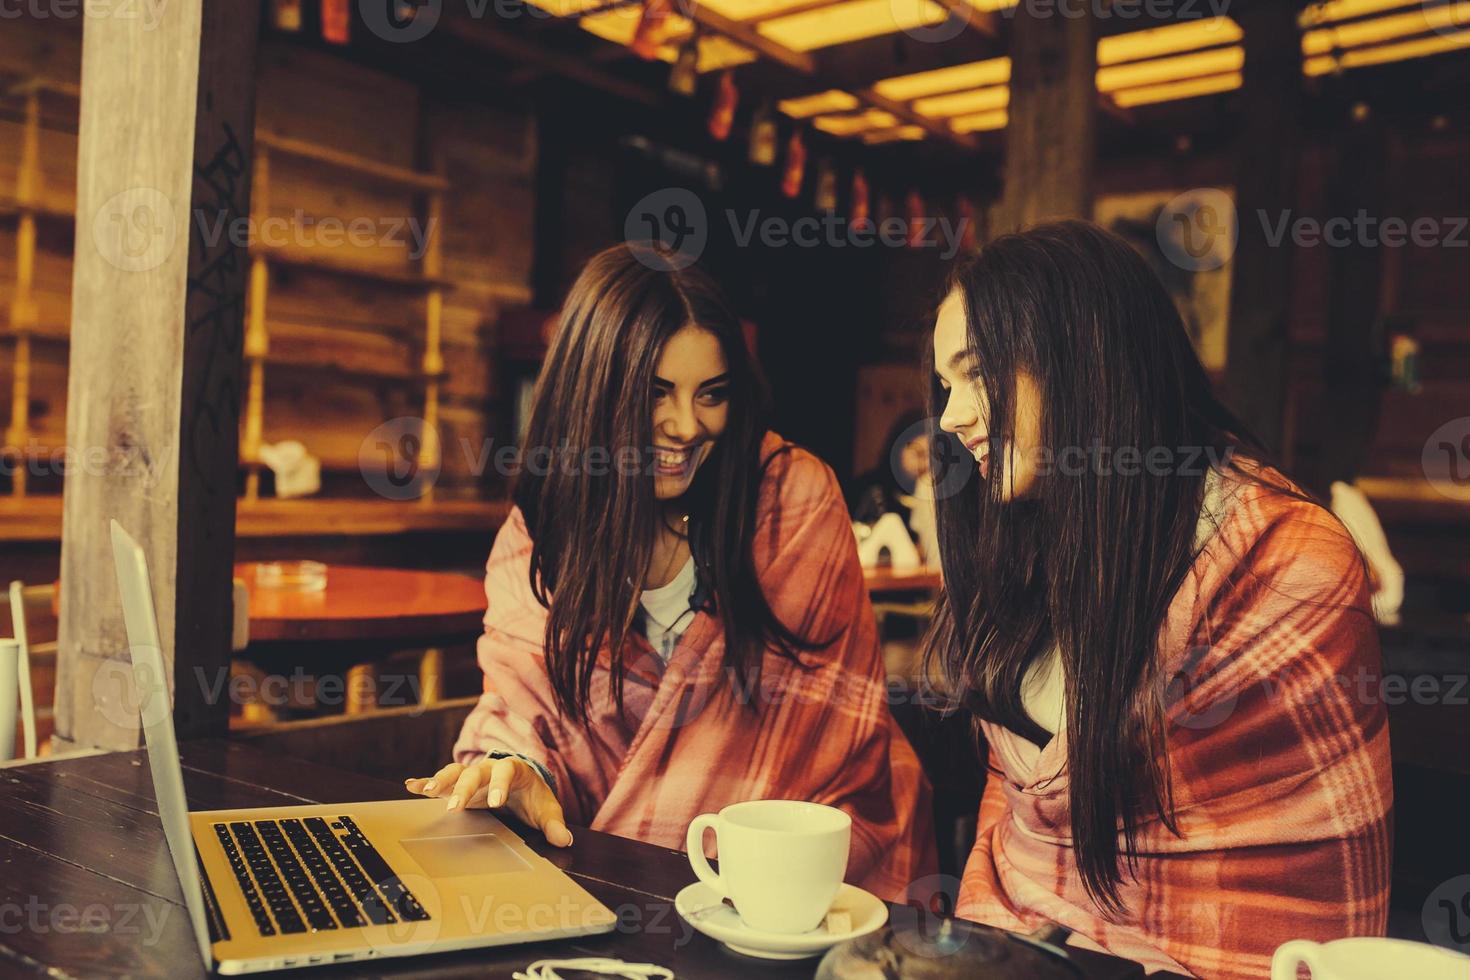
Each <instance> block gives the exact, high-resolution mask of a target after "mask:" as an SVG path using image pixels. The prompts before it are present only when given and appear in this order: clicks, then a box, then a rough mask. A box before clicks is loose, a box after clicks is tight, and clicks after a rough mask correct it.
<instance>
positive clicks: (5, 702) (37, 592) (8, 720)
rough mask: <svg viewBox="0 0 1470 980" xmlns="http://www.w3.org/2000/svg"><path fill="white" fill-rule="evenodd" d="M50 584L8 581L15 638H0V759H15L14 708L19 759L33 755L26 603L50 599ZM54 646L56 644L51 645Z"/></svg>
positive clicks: (34, 750) (32, 703)
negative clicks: (19, 727) (27, 583)
mask: <svg viewBox="0 0 1470 980" xmlns="http://www.w3.org/2000/svg"><path fill="white" fill-rule="evenodd" d="M53 590H54V587H53V586H49V585H46V586H38V587H35V588H32V589H27V588H26V587H25V585H24V584H23V583H21V582H11V583H10V625H11V631H12V632H13V633H14V634H15V636H14V638H12V639H8V640H0V761H6V762H8V761H10V760H11V759H13V758H15V721H16V708H17V707H19V709H20V723H21V739H22V755H21V758H22V759H34V758H35V757H36V749H37V746H36V704H35V696H34V690H33V688H32V686H31V653H32V649H31V644H30V638H29V636H28V631H27V629H26V604H27V601H30V602H32V603H35V602H45V603H47V604H49V603H50V601H51V595H52V592H53ZM50 646H51V647H53V648H54V646H55V644H50Z"/></svg>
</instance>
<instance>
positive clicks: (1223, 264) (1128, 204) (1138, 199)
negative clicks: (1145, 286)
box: [1093, 188, 1235, 375]
mask: <svg viewBox="0 0 1470 980" xmlns="http://www.w3.org/2000/svg"><path fill="white" fill-rule="evenodd" d="M1093 220H1094V221H1096V222H1097V223H1098V224H1100V225H1102V226H1103V227H1104V228H1107V229H1108V230H1110V231H1112V232H1113V233H1115V234H1117V235H1121V236H1122V237H1123V238H1125V239H1127V240H1128V241H1129V242H1131V243H1132V244H1133V246H1134V247H1135V248H1137V249H1138V250H1139V251H1140V252H1142V253H1143V255H1144V257H1145V258H1147V259H1148V261H1149V264H1150V265H1152V266H1153V268H1154V271H1155V272H1157V273H1158V274H1159V278H1161V279H1162V280H1163V281H1164V285H1165V287H1166V288H1167V289H1168V290H1169V295H1170V296H1172V297H1173V298H1174V305H1175V306H1177V307H1178V308H1179V315H1180V316H1181V317H1182V318H1183V319H1184V327H1185V329H1186V330H1188V331H1189V338H1190V340H1191V341H1193V342H1194V349H1195V352H1196V353H1198V354H1199V358H1200V361H1201V362H1202V363H1203V364H1204V366H1205V370H1207V371H1209V372H1210V373H1211V374H1212V375H1218V374H1219V373H1220V372H1221V371H1223V370H1224V369H1225V344H1226V336H1227V330H1228V329H1229V323H1230V280H1231V275H1232V271H1233V268H1234V264H1233V259H1232V258H1231V256H1232V255H1233V254H1234V250H1235V205H1234V189H1233V188H1225V189H1223V190H1222V189H1218V188H1199V189H1195V190H1187V191H1182V192H1181V191H1179V190H1160V191H1145V192H1141V193H1131V194H1109V195H1104V196H1101V197H1099V198H1098V199H1097V202H1096V203H1095V204H1094V206H1093Z"/></svg>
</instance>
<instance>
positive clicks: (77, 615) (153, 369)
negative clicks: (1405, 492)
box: [55, 0, 260, 749]
mask: <svg viewBox="0 0 1470 980" xmlns="http://www.w3.org/2000/svg"><path fill="white" fill-rule="evenodd" d="M259 16H260V11H259V2H258V0H176V2H174V3H170V4H169V5H168V6H167V8H166V10H165V11H164V12H163V14H162V15H161V16H160V17H159V18H158V19H157V20H156V22H154V23H150V24H148V25H147V26H146V27H145V25H144V24H143V22H142V20H140V19H133V18H118V17H97V18H92V17H89V18H87V20H86V24H85V29H84V33H83V45H82V64H83V69H82V78H83V83H82V96H81V124H80V127H79V140H78V144H79V145H78V157H77V159H78V166H77V214H78V222H77V223H78V234H77V237H76V241H77V249H76V256H75V265H74V271H73V282H72V342H71V356H70V357H71V359H70V366H69V384H68V386H67V389H68V400H67V444H68V448H69V449H70V450H71V451H72V453H73V454H74V456H75V458H76V459H78V460H80V461H82V464H81V465H76V466H72V467H70V468H69V469H68V472H67V479H66V484H65V490H64V502H63V507H64V509H65V522H66V523H65V527H66V533H65V535H64V537H63V540H62V548H61V552H62V553H61V578H62V590H63V591H62V599H61V608H62V616H61V624H60V639H59V643H60V647H59V653H58V659H57V691H56V736H55V738H56V739H57V741H58V744H59V746H60V747H68V746H76V745H88V746H99V747H103V748H112V749H128V748H134V747H136V746H137V744H138V734H139V733H138V718H137V704H136V701H135V700H134V698H133V697H132V695H131V690H132V688H131V676H130V668H129V666H128V665H129V662H130V657H129V654H128V652H127V638H126V633H125V631H124V629H123V622H122V610H121V607H120V603H119V599H118V593H117V587H116V580H115V578H114V575H113V563H112V549H111V545H110V541H109V533H108V520H109V518H116V519H117V520H119V521H120V522H121V523H122V524H123V525H124V526H126V527H127V528H128V530H129V531H130V532H131V533H132V534H133V535H134V536H135V537H136V538H138V540H139V541H140V542H141V543H142V544H143V546H144V549H145V550H146V552H147V554H148V561H149V566H150V568H151V574H152V580H153V587H154V604H155V608H156V611H157V614H158V619H159V630H160V638H161V640H162V643H163V647H164V650H163V653H164V658H165V662H166V663H169V664H171V665H172V670H173V672H174V677H175V703H174V716H175V723H176V725H177V726H178V729H179V734H180V735H181V736H183V737H190V736H197V735H202V734H206V733H222V732H223V731H224V730H225V726H226V724H227V721H228V712H229V704H228V702H227V701H225V700H223V699H221V698H219V697H210V692H211V691H212V690H214V688H212V687H211V686H210V685H209V684H208V682H209V681H212V680H213V679H215V678H216V677H217V676H220V674H219V672H220V671H228V669H229V652H230V628H231V622H232V612H231V610H232V605H231V604H232V584H231V583H232V572H231V566H232V561H233V554H234V522H235V475H236V451H237V446H236V440H237V432H238V422H239V404H240V398H239V391H240V387H239V381H240V370H241V334H242V329H243V296H244V276H245V270H246V264H247V263H246V257H245V255H244V252H243V249H241V248H240V247H238V246H237V245H236V244H235V239H236V237H237V236H233V235H230V234H221V235H217V236H214V235H210V234H209V233H208V231H209V229H211V228H218V227H225V228H229V227H231V225H230V224H228V223H229V222H233V221H235V220H238V219H241V218H243V217H245V216H246V215H248V214H249V193H250V161H251V152H252V135H253V131H254V116H255V113H254V95H255V52H256V42H257V31H258V26H259ZM120 163H121V164H123V165H119V164H120ZM221 221H223V222H226V224H225V225H223V226H221V225H219V224H218V223H219V222H221ZM89 460H96V461H100V462H88V461H89ZM197 671H203V675H202V676H203V677H204V678H205V680H206V683H205V684H201V683H200V682H199V678H200V675H199V674H198V673H197ZM223 676H225V677H226V679H227V674H226V675H223Z"/></svg>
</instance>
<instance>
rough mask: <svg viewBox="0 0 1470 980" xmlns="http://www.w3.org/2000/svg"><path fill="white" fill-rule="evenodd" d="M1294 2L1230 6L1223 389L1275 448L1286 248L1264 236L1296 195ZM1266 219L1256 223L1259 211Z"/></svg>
mask: <svg viewBox="0 0 1470 980" xmlns="http://www.w3.org/2000/svg"><path fill="white" fill-rule="evenodd" d="M1296 16H1297V15H1296V11H1295V10H1294V9H1293V5H1292V4H1284V3H1283V4H1279V5H1278V4H1270V3H1257V4H1251V5H1248V6H1244V7H1242V8H1241V9H1239V10H1237V11H1235V17H1236V20H1237V22H1238V23H1239V24H1240V27H1241V30H1242V31H1244V33H1245V72H1244V74H1245V80H1244V84H1243V85H1242V87H1241V90H1240V112H1239V118H1240V120H1241V123H1240V131H1239V134H1238V136H1237V145H1238V147H1239V151H1238V157H1237V160H1236V175H1235V211H1236V214H1237V215H1238V216H1239V221H1238V225H1239V234H1238V243H1237V245H1236V249H1235V257H1234V264H1233V269H1234V272H1233V275H1232V278H1231V285H1230V332H1229V337H1228V340H1227V344H1226V350H1227V352H1226V364H1225V388H1226V396H1227V398H1228V399H1229V400H1230V402H1231V405H1232V407H1233V408H1234V409H1235V411H1236V413H1237V414H1238V415H1239V416H1240V417H1241V420H1242V421H1244V422H1245V424H1246V426H1247V427H1248V428H1249V429H1250V430H1251V431H1252V432H1254V433H1255V434H1256V435H1257V436H1258V437H1260V438H1261V439H1263V440H1265V442H1266V444H1267V445H1268V446H1270V447H1271V448H1273V449H1276V450H1280V449H1281V448H1282V446H1281V444H1280V443H1281V435H1282V424H1283V419H1284V415H1285V404H1286V363H1287V316H1288V314H1289V312H1290V306H1291V265H1292V262H1291V259H1292V249H1291V247H1290V244H1289V243H1287V242H1277V243H1274V244H1273V243H1272V242H1271V241H1270V240H1269V239H1268V238H1267V234H1268V231H1269V229H1270V228H1272V227H1274V226H1275V225H1274V222H1275V221H1278V220H1279V219H1280V216H1281V215H1283V214H1285V213H1286V212H1287V211H1289V210H1290V209H1291V208H1292V206H1293V202H1294V198H1295V190H1296V175H1297V168H1298V155H1299V154H1298V150H1297V146H1298V125H1297V119H1298V115H1299V111H1300V109H1299V107H1300V104H1301V95H1302V69H1301V40H1300V35H1299V33H1298V30H1297V24H1296ZM1262 213H1264V214H1266V215H1267V216H1269V217H1270V219H1271V220H1270V221H1269V222H1262V221H1261V220H1259V218H1258V217H1257V216H1258V215H1259V214H1262Z"/></svg>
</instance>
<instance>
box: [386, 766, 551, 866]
mask: <svg viewBox="0 0 1470 980" xmlns="http://www.w3.org/2000/svg"><path fill="white" fill-rule="evenodd" d="M403 785H404V786H405V787H406V788H407V789H408V791H409V792H410V793H417V794H419V795H420V796H430V797H435V798H443V797H448V798H449V807H448V808H449V809H450V810H464V809H468V808H470V807H477V806H483V807H488V808H490V809H492V810H498V809H499V808H500V807H507V808H508V809H509V810H510V812H511V813H513V814H515V815H516V816H517V817H518V818H520V819H521V820H522V821H524V822H525V823H528V824H530V825H531V826H532V827H535V828H536V829H537V830H539V831H541V833H542V834H543V835H545V837H546V841H547V843H549V844H552V845H553V846H555V847H570V846H571V844H572V832H571V831H570V830H568V829H567V824H566V817H565V815H564V814H563V813H562V809H561V803H560V802H558V801H557V798H556V794H555V793H553V792H552V791H551V787H550V786H548V785H546V781H545V780H544V779H542V778H541V774H540V773H538V772H537V771H536V770H535V769H534V768H532V767H531V766H530V765H529V764H528V763H527V762H525V761H524V760H522V759H481V760H480V761H479V762H475V763H471V764H470V765H468V766H466V765H461V764H460V763H458V762H451V763H450V764H449V765H447V766H445V767H444V768H443V769H440V770H439V771H438V772H437V773H435V774H434V775H433V776H431V777H429V778H428V779H405V780H404V781H403Z"/></svg>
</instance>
